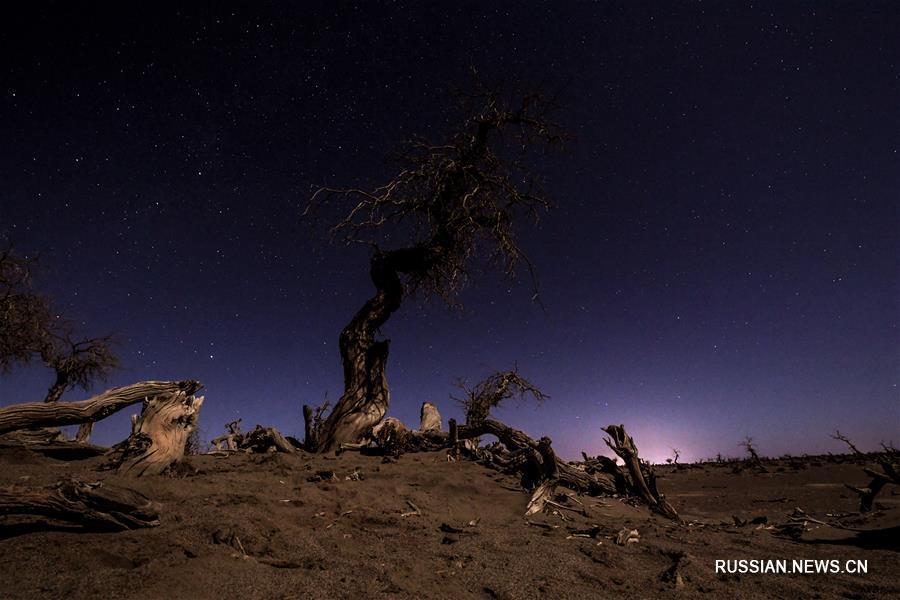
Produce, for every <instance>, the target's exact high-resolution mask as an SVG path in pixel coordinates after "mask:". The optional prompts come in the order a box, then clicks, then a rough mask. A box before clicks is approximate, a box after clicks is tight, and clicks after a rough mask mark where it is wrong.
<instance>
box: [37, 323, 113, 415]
mask: <svg viewBox="0 0 900 600" xmlns="http://www.w3.org/2000/svg"><path fill="white" fill-rule="evenodd" d="M41 357H42V359H43V361H44V364H46V365H47V366H48V367H50V368H51V369H53V372H54V373H55V376H56V378H55V380H54V381H53V384H52V385H51V386H50V389H49V390H47V396H46V397H45V398H44V402H56V401H58V400H59V399H60V398H61V397H62V395H63V394H64V393H65V392H66V391H67V390H70V389H72V388H74V387H80V388H82V389H88V388H89V387H90V386H91V385H92V384H93V383H94V382H96V381H106V379H107V377H109V375H110V374H111V373H112V372H113V371H114V370H115V369H117V368H119V359H118V358H116V356H115V354H113V351H112V337H111V336H105V337H98V338H87V339H81V340H76V339H74V338H73V336H72V333H71V330H70V329H69V328H68V327H66V330H65V331H64V332H62V333H54V334H53V335H52V336H51V339H49V340H48V341H47V342H46V344H45V345H44V347H43V348H42V350H41Z"/></svg>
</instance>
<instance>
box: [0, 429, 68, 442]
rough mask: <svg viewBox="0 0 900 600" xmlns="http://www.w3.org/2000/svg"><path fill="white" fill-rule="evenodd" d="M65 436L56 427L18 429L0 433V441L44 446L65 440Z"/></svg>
mask: <svg viewBox="0 0 900 600" xmlns="http://www.w3.org/2000/svg"><path fill="white" fill-rule="evenodd" d="M65 439H66V436H64V435H63V432H62V431H60V430H59V429H57V428H56V427H38V428H37V429H19V430H17V431H10V432H7V433H4V434H2V435H0V443H5V444H15V445H22V446H46V445H50V444H56V443H59V442H63V441H65Z"/></svg>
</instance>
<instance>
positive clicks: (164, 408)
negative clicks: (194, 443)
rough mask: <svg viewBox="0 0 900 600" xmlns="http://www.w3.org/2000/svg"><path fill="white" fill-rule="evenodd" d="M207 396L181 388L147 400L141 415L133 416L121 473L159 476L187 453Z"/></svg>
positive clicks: (119, 470) (119, 466)
mask: <svg viewBox="0 0 900 600" xmlns="http://www.w3.org/2000/svg"><path fill="white" fill-rule="evenodd" d="M202 405H203V396H197V397H195V396H192V395H190V396H189V395H188V394H186V393H185V392H183V391H178V392H176V393H174V394H171V395H169V396H159V397H156V398H153V399H152V400H148V401H146V402H144V408H143V410H142V411H141V415H140V416H139V417H133V420H132V427H131V436H129V438H128V439H127V440H126V441H125V444H124V449H123V452H122V456H121V458H120V459H119V464H118V472H119V473H125V474H128V475H136V476H141V475H158V474H160V473H162V472H163V471H165V470H166V469H167V468H168V467H169V465H171V464H173V463H175V462H178V461H179V460H181V459H182V457H183V456H184V448H185V445H186V444H187V441H188V438H189V437H190V435H191V433H193V432H194V430H196V429H197V418H198V414H199V412H200V407H201V406H202Z"/></svg>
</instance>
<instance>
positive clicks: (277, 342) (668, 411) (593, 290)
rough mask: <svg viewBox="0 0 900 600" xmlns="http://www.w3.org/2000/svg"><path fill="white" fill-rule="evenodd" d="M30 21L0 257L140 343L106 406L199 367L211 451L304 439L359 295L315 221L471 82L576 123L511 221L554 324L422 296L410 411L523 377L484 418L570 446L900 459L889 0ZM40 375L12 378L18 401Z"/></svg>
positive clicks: (4, 55) (411, 350) (542, 317)
mask: <svg viewBox="0 0 900 600" xmlns="http://www.w3.org/2000/svg"><path fill="white" fill-rule="evenodd" d="M32 4H33V5H34V6H33V7H32V8H29V9H28V12H27V13H25V12H14V11H12V10H11V9H10V8H5V9H4V15H3V18H2V19H0V22H2V25H0V28H2V30H3V33H2V36H0V123H2V124H3V125H2V131H3V134H2V142H0V181H2V185H0V237H2V238H4V239H5V240H7V241H8V242H11V243H13V244H14V245H15V246H16V247H17V248H18V249H19V251H20V252H21V253H24V254H28V255H39V256H40V260H41V269H40V272H39V273H38V284H39V288H40V289H41V291H43V292H45V293H47V294H49V295H51V296H52V297H53V298H54V299H55V300H56V305H57V307H58V311H59V312H60V313H61V314H63V315H66V316H69V317H71V318H73V319H74V320H75V321H76V322H77V323H78V324H79V326H80V327H81V331H83V332H84V333H86V334H94V335H97V334H103V333H107V332H114V333H115V334H116V335H117V336H118V337H119V340H120V343H119V346H118V350H119V354H120V355H121V357H122V360H123V369H122V370H121V371H119V372H117V373H116V374H115V375H114V376H113V377H112V378H111V379H110V380H109V381H108V382H107V384H100V385H98V386H97V388H95V390H94V391H101V390H102V389H105V388H106V387H110V386H112V385H124V384H127V383H131V382H134V381H138V380H143V379H185V378H194V379H199V380H201V381H202V382H203V383H204V384H205V385H206V391H205V395H206V398H207V400H206V403H205V404H204V407H203V413H202V419H201V420H202V424H201V433H202V437H204V438H205V439H209V438H212V437H214V436H216V435H218V434H219V433H221V432H222V430H223V424H224V423H225V422H227V421H229V420H232V419H234V418H238V417H241V418H243V420H244V423H245V425H248V426H252V425H253V424H255V423H262V424H265V425H274V426H276V427H278V428H279V429H281V430H282V431H283V432H285V433H287V434H294V435H302V430H303V423H302V417H301V412H300V409H301V405H302V404H304V403H310V404H318V403H320V402H321V401H322V399H323V398H324V397H325V395H326V393H327V395H328V398H329V399H330V400H335V399H337V398H338V397H339V395H340V392H341V369H340V361H339V355H338V349H337V339H338V334H339V332H340V330H341V328H342V327H343V326H344V325H345V324H346V323H347V321H348V320H349V318H350V317H351V316H352V315H353V313H354V312H355V311H356V310H357V309H358V308H359V307H360V306H361V305H362V303H363V302H364V301H365V300H366V299H367V298H368V297H369V296H370V294H371V292H372V287H371V283H370V281H369V279H368V274H367V270H368V254H367V250H366V249H365V248H361V247H344V246H340V245H335V244H332V243H330V242H329V240H328V238H327V236H326V235H325V229H326V225H327V223H322V222H311V221H310V220H308V219H304V218H303V217H302V211H303V208H304V207H305V205H306V202H307V200H308V198H309V196H310V194H311V193H312V191H313V190H314V189H316V187H317V186H322V185H328V186H336V187H350V186H372V185H374V184H378V183H381V182H383V181H385V180H387V179H389V178H390V177H391V176H392V175H393V173H394V172H395V166H394V165H393V164H392V163H391V161H390V158H389V154H390V152H392V151H393V150H395V149H396V148H397V147H398V144H399V142H401V141H402V140H403V139H404V138H407V137H409V136H412V135H421V136H425V137H429V138H432V139H434V140H440V138H441V136H442V135H444V134H446V133H447V132H448V131H449V128H450V126H451V125H452V123H453V114H452V112H451V111H450V110H449V106H450V102H449V100H448V89H450V88H451V87H454V86H461V85H465V83H466V82H467V81H468V73H469V69H470V67H473V66H474V67H475V68H476V69H477V70H478V71H479V72H480V73H481V74H482V75H483V76H484V77H485V78H488V79H491V80H494V81H500V80H515V81H521V82H528V83H529V84H533V85H534V86H536V87H540V88H541V89H544V90H549V91H550V92H552V93H554V94H555V95H556V96H557V100H558V104H559V105H560V109H559V110H558V112H557V113H556V115H555V118H556V120H557V121H558V122H560V123H561V124H562V125H563V126H564V127H565V128H566V129H567V130H568V131H569V133H570V134H571V136H572V139H571V140H570V141H569V142H568V143H567V144H566V147H565V149H564V151H562V152H560V153H558V154H552V155H548V156H546V157H544V158H543V159H542V160H541V163H540V164H539V165H535V167H536V169H537V170H539V171H540V172H541V173H542V174H543V176H544V178H545V188H546V191H547V195H548V196H549V197H550V198H551V199H552V200H553V202H554V204H555V208H554V209H553V210H552V211H551V212H550V213H548V214H547V215H546V216H545V217H544V218H543V219H542V221H541V222H540V224H539V225H538V226H536V227H532V226H529V225H528V224H523V226H522V227H521V228H519V232H520V235H521V240H522V246H523V248H524V249H525V251H526V252H527V253H528V254H529V255H530V257H531V259H532V261H533V262H534V263H535V265H536V268H537V270H538V276H539V282H540V291H541V299H542V301H543V305H544V308H543V309H542V308H541V307H540V306H538V305H537V304H535V303H533V302H532V301H531V295H532V293H531V287H530V283H529V282H528V279H527V277H522V278H520V280H519V281H513V282H511V281H508V280H506V279H504V278H503V276H502V274H501V273H498V272H493V271H490V270H487V271H485V272H484V273H483V274H480V275H478V276H477V277H475V278H474V279H473V281H472V282H471V285H470V286H469V287H468V288H467V289H466V290H465V291H464V292H463V293H462V295H461V297H460V300H461V301H462V303H463V305H464V309H462V310H455V311H454V310H451V309H448V308H447V307H446V306H444V305H442V304H440V303H439V302H437V301H412V300H411V301H408V302H406V303H405V304H404V306H403V307H402V308H401V310H400V311H399V312H398V313H397V314H396V315H394V317H393V318H392V319H391V320H390V321H389V322H388V324H387V326H386V327H385V328H384V334H385V336H386V337H389V338H390V339H391V340H392V346H391V357H390V361H389V366H388V376H389V380H390V385H391V389H392V398H393V399H392V405H391V408H390V410H389V414H391V415H394V416H397V417H399V418H401V419H402V420H404V421H405V422H407V423H410V424H417V423H418V408H419V405H420V404H421V402H422V401H431V402H434V403H436V404H437V405H438V406H439V407H440V409H441V411H442V412H443V414H444V416H445V418H446V417H449V416H457V417H461V414H462V413H461V410H460V409H459V407H458V406H457V405H456V404H455V403H454V402H453V401H452V400H451V399H450V395H451V394H454V393H455V388H454V382H455V381H456V380H457V379H459V378H463V379H466V380H468V381H469V382H475V381H478V380H479V379H481V378H482V377H484V376H486V375H487V374H489V373H490V372H491V371H493V370H496V369H508V368H511V367H513V366H514V365H518V368H519V370H520V372H521V374H523V375H524V376H526V377H527V378H529V379H530V380H531V381H533V382H534V383H535V384H537V385H539V386H540V387H541V388H542V389H544V390H545V391H546V392H547V393H548V394H550V396H551V399H550V400H548V401H547V402H546V403H544V404H543V405H541V406H535V405H533V404H528V403H524V404H518V403H515V402H513V403H511V404H510V405H509V406H507V407H505V408H503V409H501V410H500V411H498V412H497V416H498V417H499V418H501V419H503V420H505V421H506V422H507V423H509V424H510V425H513V426H516V427H519V428H522V429H524V430H526V431H527V432H529V433H531V434H532V435H534V436H540V435H549V436H550V437H551V438H552V439H553V440H554V445H555V446H556V448H557V451H558V452H560V453H561V454H562V455H563V456H566V457H569V458H574V457H576V456H577V455H578V453H579V452H580V451H581V450H586V451H587V452H588V453H591V454H595V453H598V452H600V451H602V450H603V447H604V446H603V443H602V434H601V432H600V430H599V428H600V427H601V426H604V425H607V424H610V423H624V424H625V425H626V427H627V429H628V430H629V431H630V432H631V433H632V435H633V436H634V437H635V440H636V442H637V444H638V446H639V448H641V450H642V454H643V455H645V456H646V457H648V458H650V459H653V460H657V461H661V460H663V459H665V457H667V456H671V448H673V447H674V448H678V449H679V450H681V455H682V460H691V459H699V458H703V457H710V456H715V455H716V454H717V453H721V454H723V455H725V456H729V455H730V456H738V455H740V454H741V453H742V450H741V449H740V448H739V447H738V443H739V442H740V441H741V440H742V439H743V438H744V437H745V436H747V435H749V436H752V437H753V439H754V440H755V441H756V445H757V446H758V448H759V450H760V452H761V453H763V454H769V455H779V454H782V453H796V454H798V453H803V452H809V453H813V452H826V451H840V450H841V449H842V447H841V445H840V444H839V443H838V442H835V441H834V440H831V439H829V437H828V434H829V433H831V432H833V431H834V430H835V428H840V429H841V431H842V432H844V433H846V434H848V435H849V436H851V437H852V438H853V439H854V440H855V441H856V442H857V444H858V445H860V446H862V447H864V448H873V449H874V448H875V447H877V444H878V443H879V442H880V441H882V440H884V441H888V440H893V441H894V442H895V443H897V442H900V436H898V435H897V433H898V431H900V428H898V426H900V403H898V386H897V384H898V378H900V375H898V371H900V335H898V316H900V305H898V299H900V277H898V270H900V269H898V256H900V239H898V238H900V236H898V232H900V220H898V208H897V207H898V196H900V153H898V151H900V42H898V38H897V36H896V32H897V31H900V6H898V5H897V3H896V2H891V1H888V2H878V1H872V2H865V3H862V2H855V3H851V2H829V3H800V2H791V3H784V2H773V3H761V2H753V3H742V2H711V3H685V2H665V3H663V2H651V3H647V2H627V3H625V2H599V3H588V2H578V3H575V2H530V1H529V2H516V3H511V2H510V3H480V2H453V3H428V6H424V5H422V3H416V2H366V3H344V2H321V3H315V2H303V3H294V4H292V5H287V3H282V4H277V5H270V4H268V3H245V4H242V5H236V6H235V7H227V6H225V5H224V4H223V3H210V5H208V6H206V5H205V3H191V6H182V7H180V8H179V7H177V6H175V5H168V4H165V3H150V4H146V3H145V4H143V5H141V6H134V5H132V3H124V4H123V3H115V4H109V5H104V4H102V3H89V4H88V5H82V6H79V7H78V8H77V9H75V8H73V7H72V6H70V3H64V2H57V3H29V5H32ZM201 4H204V5H203V6H201ZM17 10H24V9H17ZM523 275H524V274H523ZM50 380H51V376H50V373H48V372H47V371H46V370H43V369H41V368H38V367H31V368H24V369H19V370H17V371H15V372H14V373H13V374H11V375H9V376H6V375H4V376H2V378H0V405H8V404H11V403H14V402H21V401H33V400H39V399H41V398H43V396H44V393H45V391H46V388H47V386H48V385H49V383H50ZM86 395H87V394H86V392H83V391H81V390H75V391H71V392H69V393H68V394H67V395H66V396H65V397H64V399H69V400H74V399H81V398H84V397H86ZM131 412H134V411H130V410H126V411H123V413H120V414H118V415H115V416H113V417H111V418H109V419H107V420H106V421H103V422H102V423H100V424H99V425H98V426H97V428H96V429H95V432H96V433H95V440H96V441H98V442H100V443H113V442H116V441H118V440H120V439H121V438H123V437H124V436H125V435H126V434H127V431H128V426H127V419H128V414H130V413H131Z"/></svg>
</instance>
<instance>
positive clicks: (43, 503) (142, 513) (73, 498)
mask: <svg viewBox="0 0 900 600" xmlns="http://www.w3.org/2000/svg"><path fill="white" fill-rule="evenodd" d="M159 510H160V506H159V504H157V503H156V502H153V501H152V500H150V499H149V498H147V497H146V496H144V495H143V494H141V493H139V492H136V491H135V490H132V489H128V488H123V487H118V486H115V485H111V484H107V483H85V482H83V481H80V480H78V479H66V480H63V481H60V482H59V483H56V484H55V485H52V486H49V487H45V488H32V487H26V486H21V485H14V486H9V487H3V488H0V515H4V516H12V517H17V518H18V517H22V516H28V517H32V516H39V517H45V518H49V519H51V520H53V521H58V522H63V523H65V524H66V525H70V526H78V527H82V528H84V529H88V530H102V531H121V530H124V529H137V528H140V527H155V526H157V525H159Z"/></svg>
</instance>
